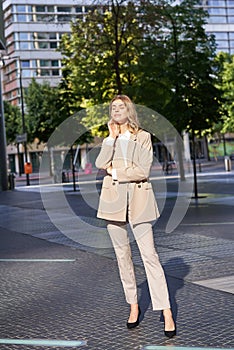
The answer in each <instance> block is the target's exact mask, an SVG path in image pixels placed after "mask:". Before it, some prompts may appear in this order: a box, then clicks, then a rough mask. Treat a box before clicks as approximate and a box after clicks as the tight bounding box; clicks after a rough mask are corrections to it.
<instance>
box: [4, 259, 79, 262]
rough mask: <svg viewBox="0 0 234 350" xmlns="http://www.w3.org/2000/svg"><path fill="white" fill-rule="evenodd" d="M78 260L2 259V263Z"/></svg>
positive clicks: (69, 260)
mask: <svg viewBox="0 0 234 350" xmlns="http://www.w3.org/2000/svg"><path fill="white" fill-rule="evenodd" d="M74 261H76V259H0V262H74Z"/></svg>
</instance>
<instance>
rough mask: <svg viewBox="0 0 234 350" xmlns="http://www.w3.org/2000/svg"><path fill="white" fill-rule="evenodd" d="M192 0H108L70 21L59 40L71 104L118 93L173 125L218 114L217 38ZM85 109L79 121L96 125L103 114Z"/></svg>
mask: <svg viewBox="0 0 234 350" xmlns="http://www.w3.org/2000/svg"><path fill="white" fill-rule="evenodd" d="M198 4H199V0H184V1H182V2H181V4H179V5H175V6H172V2H171V1H169V0H168V1H165V0H157V1H156V0H155V1H154V0H151V1H149V0H145V1H140V2H137V3H133V2H131V1H121V0H119V1H118V0H112V1H110V2H109V7H108V8H107V9H105V10H104V11H102V9H101V8H99V9H98V10H94V11H92V12H90V13H88V14H87V16H86V17H85V20H84V21H82V20H78V21H77V22H76V23H74V24H72V27H71V35H70V36H68V35H65V36H64V37H63V38H62V41H61V45H60V51H61V53H62V54H63V56H64V60H63V65H64V68H63V87H64V88H65V89H64V90H63V91H68V93H69V97H70V103H71V105H73V106H75V107H76V108H77V107H87V106H90V105H95V104H100V103H104V102H107V101H108V102H109V101H110V100H111V99H112V97H113V95H115V94H118V93H124V94H127V95H129V96H130V97H131V98H132V99H133V100H134V102H136V103H137V104H143V105H146V106H147V107H150V108H152V109H154V110H156V111H157V112H159V113H161V114H163V115H164V116H165V117H166V118H168V119H169V120H170V121H171V122H172V123H173V124H174V126H175V127H176V128H177V129H178V130H179V131H182V130H183V129H187V130H191V129H194V128H195V129H196V130H199V131H200V130H203V129H206V128H209V127H210V126H211V125H212V123H214V122H215V121H218V119H219V118H220V114H219V112H218V111H219V108H220V93H219V91H218V89H217V88H216V87H215V84H214V81H215V76H214V67H213V57H214V54H215V43H214V38H212V37H209V36H208V35H207V34H206V33H205V30H204V24H205V22H206V15H207V14H206V12H204V11H203V9H201V8H199V7H198V6H197V5H198ZM91 115H92V117H88V116H86V117H85V119H84V120H83V122H84V123H85V125H87V126H90V125H91V124H92V131H93V132H96V133H99V131H100V132H102V127H100V125H101V124H100V121H101V122H103V121H104V120H106V119H105V117H103V118H100V116H99V115H98V114H96V115H95V113H93V112H92V113H91ZM91 119H92V123H90V121H91ZM95 125H96V126H95ZM100 128H101V129H100Z"/></svg>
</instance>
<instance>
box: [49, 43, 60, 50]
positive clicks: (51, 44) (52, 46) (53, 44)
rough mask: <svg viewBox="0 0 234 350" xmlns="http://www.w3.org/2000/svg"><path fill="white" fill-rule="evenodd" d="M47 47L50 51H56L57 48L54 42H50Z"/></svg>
mask: <svg viewBox="0 0 234 350" xmlns="http://www.w3.org/2000/svg"><path fill="white" fill-rule="evenodd" d="M49 45H50V48H51V49H57V47H58V43H57V42H56V41H54V42H53V41H52V42H50V43H49Z"/></svg>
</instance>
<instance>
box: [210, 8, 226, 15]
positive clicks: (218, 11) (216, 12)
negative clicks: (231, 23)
mask: <svg viewBox="0 0 234 350" xmlns="http://www.w3.org/2000/svg"><path fill="white" fill-rule="evenodd" d="M208 12H209V14H210V15H226V9H225V8H214V7H213V8H209V9H208Z"/></svg>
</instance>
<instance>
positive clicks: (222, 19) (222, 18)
mask: <svg viewBox="0 0 234 350" xmlns="http://www.w3.org/2000/svg"><path fill="white" fill-rule="evenodd" d="M209 23H227V19H226V17H225V16H211V17H210V18H209Z"/></svg>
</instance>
